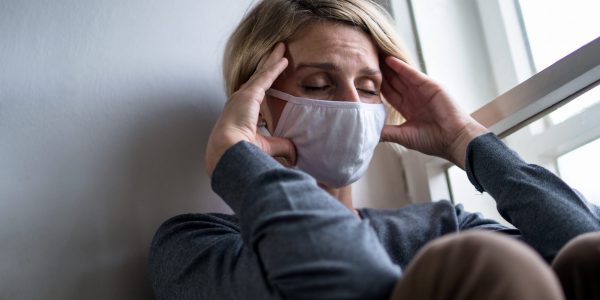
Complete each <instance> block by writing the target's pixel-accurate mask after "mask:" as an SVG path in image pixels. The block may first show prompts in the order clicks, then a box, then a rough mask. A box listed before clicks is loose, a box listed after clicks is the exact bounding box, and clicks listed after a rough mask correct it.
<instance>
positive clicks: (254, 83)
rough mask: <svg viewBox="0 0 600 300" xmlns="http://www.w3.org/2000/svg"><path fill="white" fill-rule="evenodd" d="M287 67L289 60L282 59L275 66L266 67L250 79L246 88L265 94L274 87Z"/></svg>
mask: <svg viewBox="0 0 600 300" xmlns="http://www.w3.org/2000/svg"><path fill="white" fill-rule="evenodd" d="M287 65H288V60H287V58H285V57H282V58H280V59H279V61H277V62H275V63H274V64H272V65H267V66H265V67H264V68H263V69H262V70H260V71H259V72H257V73H255V74H254V75H252V77H250V79H249V80H248V82H247V83H246V86H245V88H247V89H251V90H253V91H260V93H262V94H264V92H265V91H266V90H268V89H269V88H270V87H271V85H273V82H275V80H276V79H277V77H279V75H281V73H283V70H285V68H286V67H287Z"/></svg>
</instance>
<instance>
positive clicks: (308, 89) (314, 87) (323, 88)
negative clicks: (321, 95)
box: [303, 85, 331, 91]
mask: <svg viewBox="0 0 600 300" xmlns="http://www.w3.org/2000/svg"><path fill="white" fill-rule="evenodd" d="M303 87H304V89H305V90H307V91H324V90H326V89H328V88H330V87H331V86H330V85H323V86H307V85H305V86H303Z"/></svg>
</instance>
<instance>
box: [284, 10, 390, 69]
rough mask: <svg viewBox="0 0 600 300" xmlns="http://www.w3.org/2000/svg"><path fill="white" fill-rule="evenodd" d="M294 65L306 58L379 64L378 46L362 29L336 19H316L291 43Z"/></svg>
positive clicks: (307, 59)
mask: <svg viewBox="0 0 600 300" xmlns="http://www.w3.org/2000/svg"><path fill="white" fill-rule="evenodd" d="M287 46H288V56H289V57H288V58H290V60H291V63H292V64H293V65H297V64H298V63H302V62H307V61H310V62H319V63H336V64H340V65H341V64H347V63H348V62H352V64H355V65H360V67H363V66H368V67H372V68H378V66H379V58H378V55H377V47H376V46H375V44H374V43H373V41H372V40H371V38H370V37H369V35H367V34H366V33H365V32H363V31H362V30H360V29H358V28H355V27H352V26H349V25H345V24H341V23H335V22H329V21H325V22H314V23H311V24H310V25H308V26H306V27H305V28H303V29H302V30H300V31H299V32H297V33H296V35H295V36H294V38H293V39H291V40H290V41H289V42H288V43H287Z"/></svg>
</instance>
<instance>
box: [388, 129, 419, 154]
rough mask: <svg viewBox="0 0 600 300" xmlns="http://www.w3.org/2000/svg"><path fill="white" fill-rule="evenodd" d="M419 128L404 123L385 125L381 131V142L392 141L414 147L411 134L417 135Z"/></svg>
mask: <svg viewBox="0 0 600 300" xmlns="http://www.w3.org/2000/svg"><path fill="white" fill-rule="evenodd" d="M417 130H418V129H416V128H415V127H414V126H411V125H410V124H407V123H404V124H402V125H384V126H383V130H382V131H381V137H380V141H381V142H392V143H397V144H400V145H402V146H405V147H407V148H409V149H412V147H411V146H412V143H411V138H410V137H411V136H415V135H416V133H417Z"/></svg>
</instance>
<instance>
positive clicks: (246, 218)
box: [149, 134, 600, 300]
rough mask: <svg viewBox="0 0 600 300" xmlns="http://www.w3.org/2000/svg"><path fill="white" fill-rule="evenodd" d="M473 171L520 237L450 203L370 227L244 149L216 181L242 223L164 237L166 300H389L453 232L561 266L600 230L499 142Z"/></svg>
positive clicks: (387, 213) (185, 229)
mask: <svg viewBox="0 0 600 300" xmlns="http://www.w3.org/2000/svg"><path fill="white" fill-rule="evenodd" d="M466 171H467V175H468V177H469V179H470V181H471V182H472V183H473V185H474V186H475V187H476V188H477V189H478V190H479V191H481V192H484V191H485V192H487V193H489V194H490V195H491V196H492V197H493V198H494V199H495V200H496V202H497V207H498V211H499V212H500V213H501V214H502V216H503V217H504V218H505V219H506V220H508V221H509V222H511V224H513V225H514V226H515V227H516V228H518V229H509V228H506V227H504V226H502V225H500V224H498V223H497V222H495V221H493V220H488V219H483V218H482V217H481V216H480V215H478V214H473V213H468V212H465V211H464V210H463V209H462V207H461V206H460V205H457V206H454V205H452V204H451V203H450V202H448V201H439V202H433V203H423V204H415V205H409V206H406V207H403V208H400V209H392V210H382V209H369V208H364V209H360V210H359V212H360V213H361V215H362V217H363V219H362V220H359V219H358V218H356V216H355V215H353V214H352V213H351V212H350V210H348V209H347V208H346V207H344V206H343V205H342V204H341V203H340V202H338V201H337V200H336V199H335V198H333V197H331V196H330V195H329V194H327V193H326V192H325V191H323V190H322V189H320V188H319V187H318V186H317V184H316V182H315V181H314V179H313V178H311V177H310V176H309V175H307V174H305V173H303V172H301V171H298V170H294V169H287V168H285V167H283V166H281V165H280V164H279V163H277V162H276V161H275V160H273V159H272V158H271V157H269V156H267V155H266V154H264V153H263V152H262V151H261V150H260V149H258V148H256V147H255V146H253V145H252V144H250V143H246V142H240V143H238V144H236V145H234V146H233V147H231V148H230V149H228V150H227V152H226V153H225V154H224V155H223V157H222V158H221V160H220V161H219V163H218V165H217V167H216V169H215V171H214V174H213V177H212V187H213V189H214V191H215V192H216V193H218V194H219V195H220V196H221V197H222V199H223V200H224V201H225V202H226V203H227V204H228V205H229V206H230V207H231V208H232V209H233V211H234V212H235V215H225V214H217V213H213V214H185V215H180V216H176V217H174V218H171V219H170V220H168V221H166V222H165V223H164V224H163V225H162V226H161V227H160V228H159V229H158V231H157V233H156V236H155V238H154V240H153V242H152V246H151V251H150V260H149V265H150V273H151V274H150V275H151V279H152V284H153V288H154V291H155V294H156V297H157V298H158V299H265V300H267V299H387V298H388V297H389V294H390V293H391V291H392V288H393V286H394V284H395V283H396V282H397V281H398V279H399V278H400V277H401V276H402V269H403V268H405V267H406V265H407V264H408V263H409V262H410V261H411V259H412V258H413V257H414V256H415V254H416V252H417V251H418V250H419V249H420V248H421V247H423V246H424V245H425V244H426V243H427V242H429V241H431V240H433V239H435V238H437V237H440V236H442V235H444V234H447V233H453V232H458V231H463V230H469V229H484V230H493V231H499V232H503V233H506V234H508V235H512V236H515V237H516V238H519V239H521V240H523V241H525V242H526V243H528V244H529V245H531V246H532V247H533V248H535V249H536V250H537V251H538V252H539V253H540V254H541V255H542V256H543V257H544V258H546V259H547V260H551V259H552V258H553V257H554V256H555V255H556V253H557V252H558V250H559V249H560V248H561V247H562V246H563V245H564V244H565V243H566V242H567V241H569V240H570V239H572V238H573V237H575V236H577V235H579V234H582V233H585V232H590V231H599V230H600V208H598V207H596V206H593V205H591V204H589V203H588V202H586V201H585V200H584V199H583V198H582V197H581V195H580V194H578V193H577V192H576V191H574V190H573V189H571V188H570V187H569V186H568V185H567V184H565V183H564V182H563V181H562V180H561V179H560V178H558V177H556V176H554V175H553V174H552V173H550V172H548V171H547V170H545V169H543V168H541V167H539V166H535V165H529V164H526V163H525V162H523V160H521V159H520V158H519V157H518V156H517V155H516V154H515V153H514V152H512V151H511V150H509V149H508V148H507V147H506V146H505V145H504V144H503V143H502V142H501V141H500V140H498V138H497V137H496V136H494V135H493V134H486V135H483V136H480V137H478V138H476V139H475V140H473V141H472V142H471V143H470V144H469V147H468V149H467V163H466Z"/></svg>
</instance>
